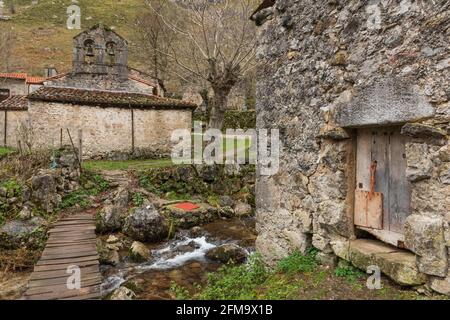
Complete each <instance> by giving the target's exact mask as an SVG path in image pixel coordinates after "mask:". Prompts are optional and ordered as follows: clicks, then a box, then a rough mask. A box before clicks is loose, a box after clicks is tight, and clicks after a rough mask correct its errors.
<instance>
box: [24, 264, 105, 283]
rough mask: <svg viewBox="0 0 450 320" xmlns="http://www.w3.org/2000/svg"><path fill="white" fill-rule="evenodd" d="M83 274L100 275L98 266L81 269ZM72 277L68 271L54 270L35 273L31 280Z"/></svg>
mask: <svg viewBox="0 0 450 320" xmlns="http://www.w3.org/2000/svg"><path fill="white" fill-rule="evenodd" d="M80 272H81V274H83V273H84V274H92V273H99V268H98V266H90V267H84V268H80ZM64 276H65V277H70V276H71V274H70V273H67V270H54V271H35V272H33V273H32V274H31V277H30V279H31V280H42V279H52V278H59V277H64Z"/></svg>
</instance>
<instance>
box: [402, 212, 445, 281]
mask: <svg viewBox="0 0 450 320" xmlns="http://www.w3.org/2000/svg"><path fill="white" fill-rule="evenodd" d="M405 244H406V246H407V247H408V248H409V249H410V250H411V251H413V252H414V253H416V254H417V255H418V258H417V261H418V266H419V270H420V271H421V272H424V273H426V274H430V275H434V276H438V277H445V276H446V275H447V267H448V260H447V248H446V246H445V237H444V221H443V218H442V217H440V216H430V217H428V216H421V215H417V214H414V215H411V216H409V217H408V218H407V219H406V222H405Z"/></svg>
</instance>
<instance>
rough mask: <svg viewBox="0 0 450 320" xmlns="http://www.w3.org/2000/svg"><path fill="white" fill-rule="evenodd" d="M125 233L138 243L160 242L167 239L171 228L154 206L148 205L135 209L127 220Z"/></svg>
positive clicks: (124, 228) (124, 227)
mask: <svg viewBox="0 0 450 320" xmlns="http://www.w3.org/2000/svg"><path fill="white" fill-rule="evenodd" d="M123 231H124V233H125V234H127V235H128V236H130V237H131V238H133V239H134V240H137V241H142V242H158V241H160V240H162V239H164V238H165V237H167V235H168V233H169V226H168V223H167V221H166V219H165V218H164V217H163V216H162V215H161V214H159V212H158V211H157V210H156V209H155V207H154V206H153V205H147V206H144V207H140V208H137V209H135V210H134V211H133V212H132V213H131V214H130V215H129V216H128V217H127V218H126V219H125V224H124V226H123Z"/></svg>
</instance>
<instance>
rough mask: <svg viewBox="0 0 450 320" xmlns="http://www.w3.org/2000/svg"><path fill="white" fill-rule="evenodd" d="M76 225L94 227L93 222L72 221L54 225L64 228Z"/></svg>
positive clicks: (54, 225)
mask: <svg viewBox="0 0 450 320" xmlns="http://www.w3.org/2000/svg"><path fill="white" fill-rule="evenodd" d="M76 225H92V221H89V220H71V221H65V220H62V221H59V222H55V223H54V224H52V226H53V227H64V226H76Z"/></svg>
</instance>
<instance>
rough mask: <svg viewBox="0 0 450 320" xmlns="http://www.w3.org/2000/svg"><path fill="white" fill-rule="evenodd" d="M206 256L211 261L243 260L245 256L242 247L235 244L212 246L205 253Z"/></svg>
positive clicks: (237, 261)
mask: <svg viewBox="0 0 450 320" xmlns="http://www.w3.org/2000/svg"><path fill="white" fill-rule="evenodd" d="M206 257H207V258H208V259H211V260H213V261H219V262H222V263H228V262H235V263H241V262H244V261H245V259H246V258H247V255H246V252H245V250H244V249H242V248H241V247H239V246H238V245H235V244H224V245H222V246H220V247H216V248H213V249H211V250H209V251H208V252H207V253H206Z"/></svg>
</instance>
